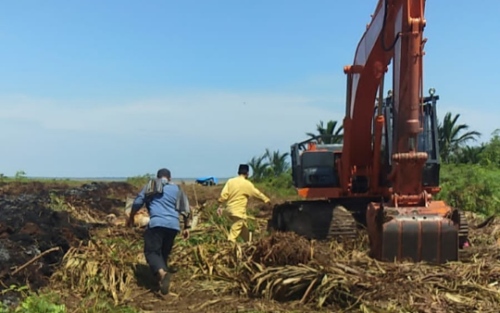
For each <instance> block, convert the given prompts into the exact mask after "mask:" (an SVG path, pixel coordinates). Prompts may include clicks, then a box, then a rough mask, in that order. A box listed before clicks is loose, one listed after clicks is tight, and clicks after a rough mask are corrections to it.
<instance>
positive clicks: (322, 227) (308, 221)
mask: <svg viewBox="0 0 500 313" xmlns="http://www.w3.org/2000/svg"><path fill="white" fill-rule="evenodd" d="M268 229H270V230H271V229H272V230H274V231H282V232H287V231H290V232H294V233H296V234H298V235H301V236H304V237H306V238H309V239H319V240H339V241H340V240H344V239H352V238H356V236H357V222H356V219H355V218H354V216H353V214H352V213H351V212H350V211H348V210H347V209H346V208H345V207H343V206H340V205H336V204H334V203H331V202H328V201H305V202H291V203H285V204H282V205H278V206H277V207H275V208H274V211H273V217H272V218H271V220H269V224H268Z"/></svg>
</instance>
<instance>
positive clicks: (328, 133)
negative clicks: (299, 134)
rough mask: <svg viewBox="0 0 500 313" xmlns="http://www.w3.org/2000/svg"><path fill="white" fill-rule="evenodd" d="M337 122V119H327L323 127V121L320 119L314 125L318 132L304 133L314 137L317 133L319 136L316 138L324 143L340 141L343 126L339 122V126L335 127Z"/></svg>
mask: <svg viewBox="0 0 500 313" xmlns="http://www.w3.org/2000/svg"><path fill="white" fill-rule="evenodd" d="M337 124H338V122H337V121H328V122H327V123H326V128H325V126H324V124H323V121H320V122H319V124H317V125H316V131H317V132H318V133H317V134H313V133H306V135H307V136H309V137H316V136H318V135H319V136H321V137H320V138H319V139H318V141H319V142H320V143H324V144H336V143H342V140H343V133H342V131H343V130H344V127H343V126H342V125H340V124H339V125H338V126H339V127H338V128H337Z"/></svg>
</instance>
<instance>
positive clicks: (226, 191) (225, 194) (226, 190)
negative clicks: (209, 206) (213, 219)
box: [217, 182, 229, 216]
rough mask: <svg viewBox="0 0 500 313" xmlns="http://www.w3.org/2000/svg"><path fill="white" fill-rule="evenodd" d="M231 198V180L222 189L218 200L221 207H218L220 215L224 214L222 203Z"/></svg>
mask: <svg viewBox="0 0 500 313" xmlns="http://www.w3.org/2000/svg"><path fill="white" fill-rule="evenodd" d="M228 199H229V182H226V184H225V185H224V187H223V188H222V191H221V192H220V196H219V199H217V201H218V202H219V207H218V208H217V214H218V215H219V216H221V215H222V205H223V204H224V203H225V202H226V201H227V200H228Z"/></svg>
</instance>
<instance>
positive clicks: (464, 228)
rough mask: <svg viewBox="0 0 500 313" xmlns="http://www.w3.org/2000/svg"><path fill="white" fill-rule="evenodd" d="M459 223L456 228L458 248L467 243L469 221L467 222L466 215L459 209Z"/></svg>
mask: <svg viewBox="0 0 500 313" xmlns="http://www.w3.org/2000/svg"><path fill="white" fill-rule="evenodd" d="M459 215H460V224H459V228H458V242H459V245H460V248H462V247H463V246H464V244H465V243H469V244H470V242H469V223H468V222H467V217H466V216H465V212H464V211H462V210H460V211H459Z"/></svg>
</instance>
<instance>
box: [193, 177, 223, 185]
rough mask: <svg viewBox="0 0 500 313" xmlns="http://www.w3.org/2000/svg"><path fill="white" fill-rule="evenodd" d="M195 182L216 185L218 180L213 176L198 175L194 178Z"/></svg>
mask: <svg viewBox="0 0 500 313" xmlns="http://www.w3.org/2000/svg"><path fill="white" fill-rule="evenodd" d="M196 183H197V184H200V185H203V186H213V185H217V183H218V180H217V178H216V177H214V176H207V177H200V178H197V179H196Z"/></svg>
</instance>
